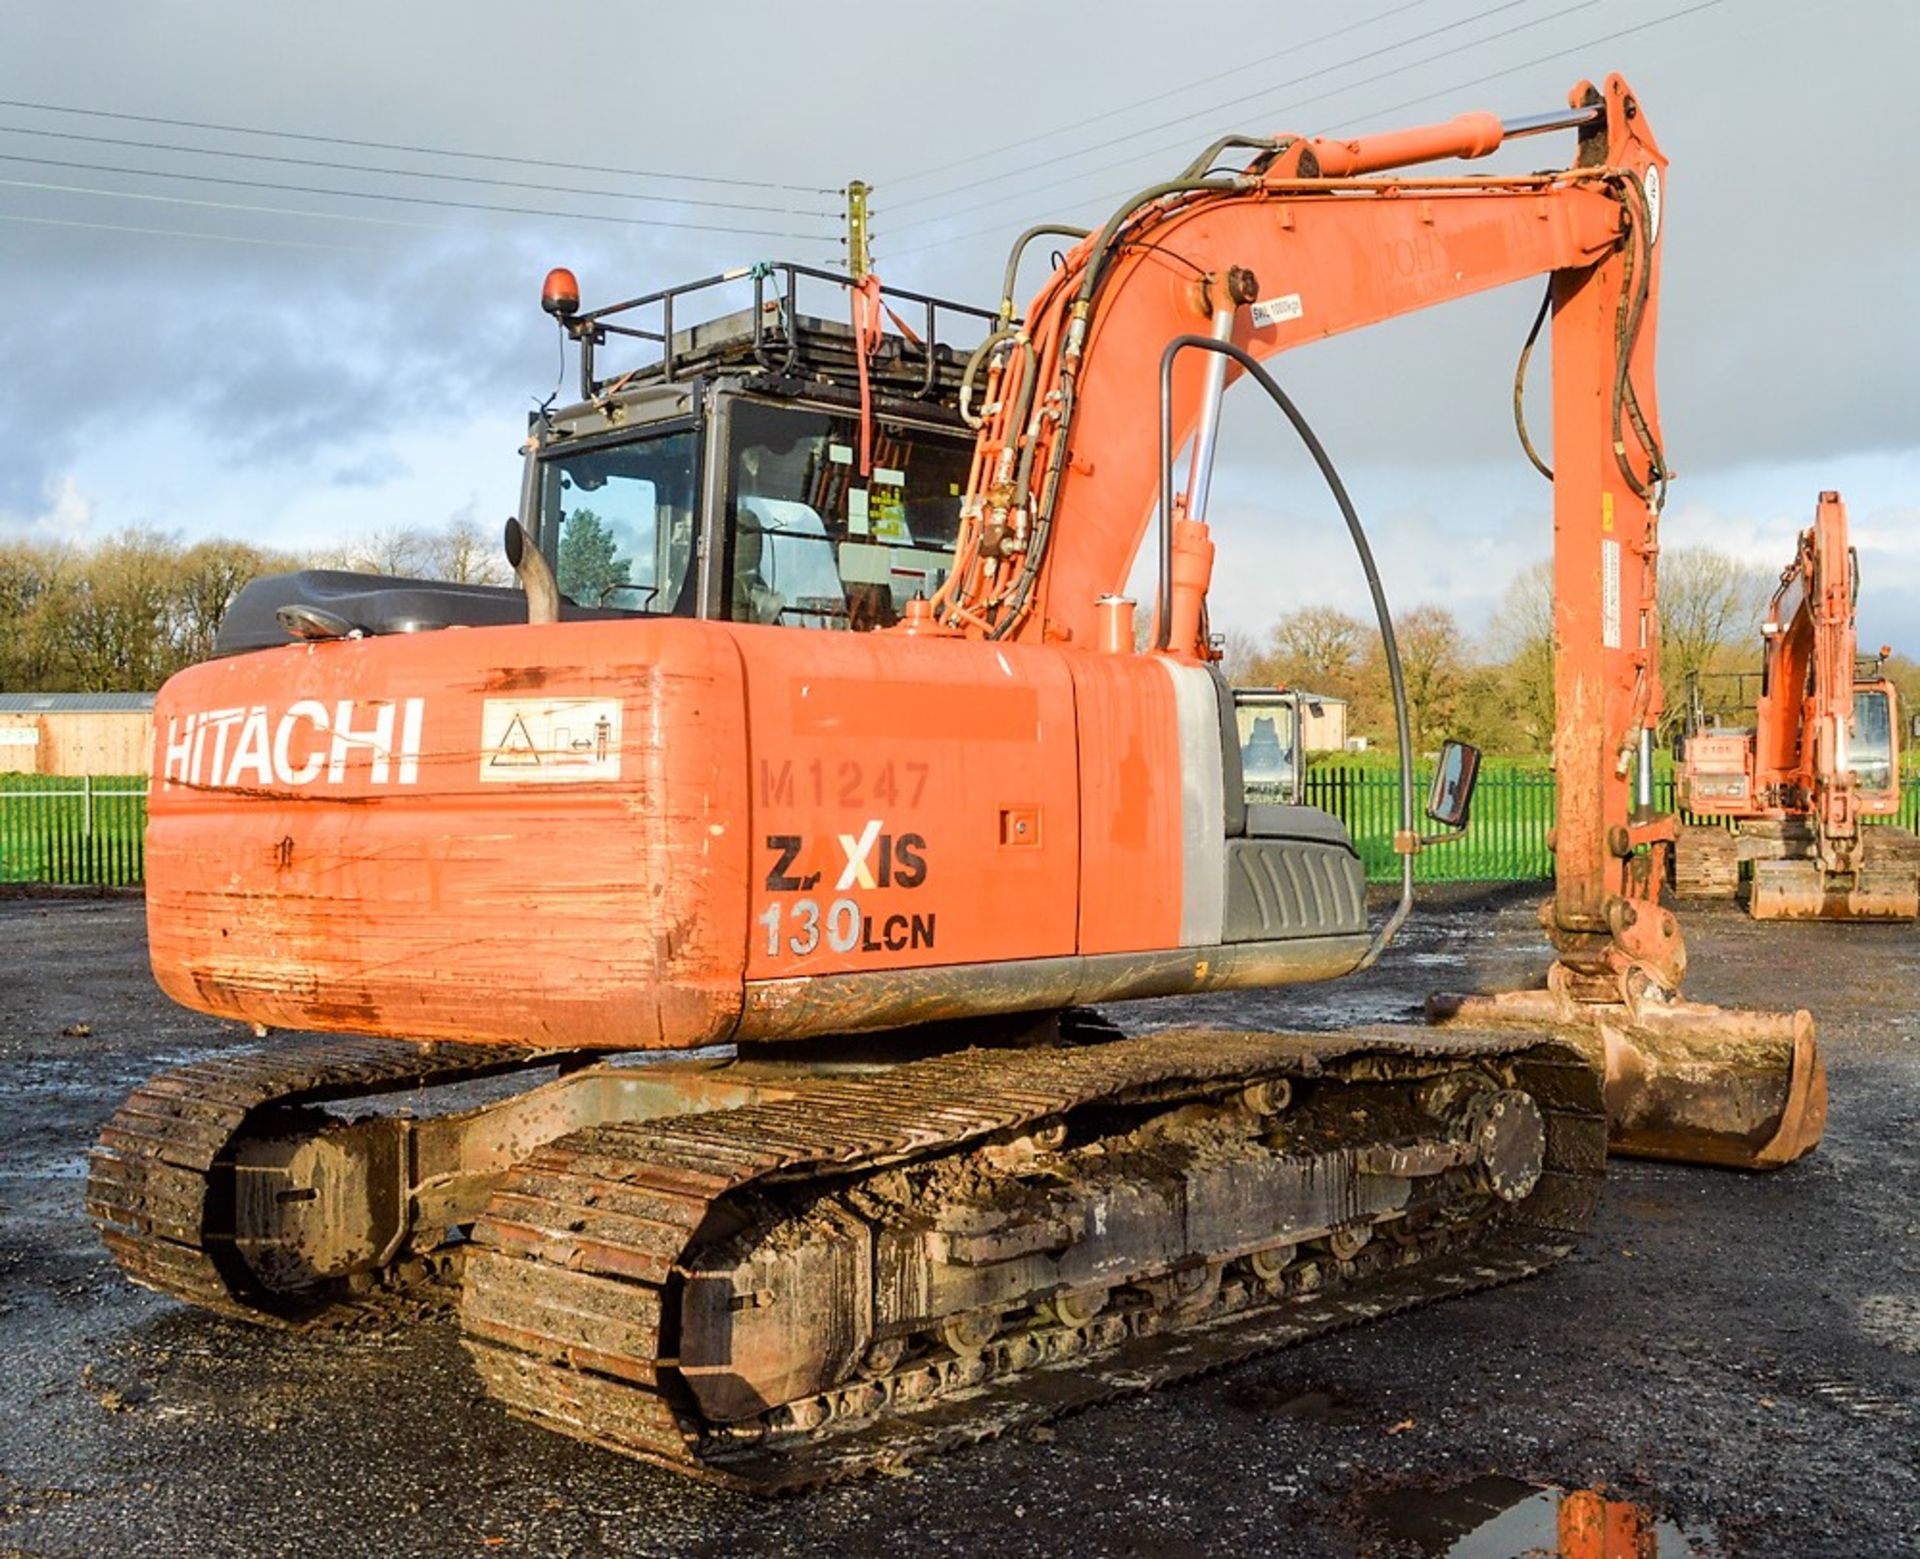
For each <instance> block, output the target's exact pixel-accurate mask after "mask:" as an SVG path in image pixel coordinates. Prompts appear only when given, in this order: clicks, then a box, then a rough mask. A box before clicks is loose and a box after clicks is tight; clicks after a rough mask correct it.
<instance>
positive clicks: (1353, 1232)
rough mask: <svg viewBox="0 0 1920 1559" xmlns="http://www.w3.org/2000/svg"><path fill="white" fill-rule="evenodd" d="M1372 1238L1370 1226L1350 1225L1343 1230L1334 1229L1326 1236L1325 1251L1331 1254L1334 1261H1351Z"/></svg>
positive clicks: (1361, 1224)
mask: <svg viewBox="0 0 1920 1559" xmlns="http://www.w3.org/2000/svg"><path fill="white" fill-rule="evenodd" d="M1372 1238H1373V1226H1372V1225H1371V1224H1366V1223H1357V1224H1351V1225H1349V1226H1348V1227H1347V1228H1344V1229H1335V1230H1334V1231H1333V1232H1332V1233H1331V1234H1329V1235H1328V1236H1327V1249H1328V1250H1329V1251H1331V1252H1332V1253H1333V1259H1334V1260H1335V1261H1351V1260H1353V1258H1354V1257H1355V1256H1357V1255H1359V1254H1360V1252H1361V1251H1363V1250H1365V1249H1366V1248H1367V1242H1368V1241H1370V1240H1371V1239H1372Z"/></svg>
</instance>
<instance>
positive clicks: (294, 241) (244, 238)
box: [0, 211, 381, 254]
mask: <svg viewBox="0 0 1920 1559" xmlns="http://www.w3.org/2000/svg"><path fill="white" fill-rule="evenodd" d="M0 222H30V223H32V224H33V225H34V226H36V227H77V228H84V229H87V230H88V231H90V232H96V233H136V234H140V235H142V236H145V237H150V238H203V239H206V240H208V241H209V242H212V243H221V244H268V245H271V246H273V247H274V248H277V249H324V250H327V251H329V252H331V253H333V254H379V253H380V252H381V251H380V250H378V249H369V248H368V247H367V246H366V245H364V244H315V243H308V242H307V241H306V240H304V239H299V238H256V237H251V236H248V235H247V234H244V233H198V232H193V231H191V230H189V229H187V228H179V227H132V226H129V225H128V224H126V223H124V222H77V221H73V220H71V219H70V218H67V217H36V216H28V215H27V214H26V213H25V212H23V211H0Z"/></svg>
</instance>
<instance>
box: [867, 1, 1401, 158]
mask: <svg viewBox="0 0 1920 1559" xmlns="http://www.w3.org/2000/svg"><path fill="white" fill-rule="evenodd" d="M1425 4H1427V0H1405V3H1404V4H1401V5H1397V6H1394V7H1393V8H1392V9H1391V10H1387V11H1379V12H1376V13H1375V14H1374V15H1372V16H1369V17H1367V18H1365V19H1364V20H1362V21H1358V22H1349V23H1348V24H1347V25H1346V26H1345V27H1336V28H1335V29H1334V30H1333V31H1332V32H1324V33H1322V34H1320V36H1319V37H1317V38H1307V39H1305V40H1303V41H1300V42H1297V43H1289V44H1288V45H1287V47H1286V48H1284V49H1279V50H1276V51H1275V52H1274V53H1272V54H1263V55H1261V56H1260V58H1259V59H1255V60H1248V61H1247V62H1246V63H1245V64H1243V65H1235V66H1233V67H1232V68H1231V69H1229V70H1221V71H1215V72H1214V73H1213V74H1212V75H1211V76H1201V77H1200V78H1198V79H1197V80H1194V81H1188V82H1184V83H1182V84H1181V85H1179V86H1177V87H1169V88H1167V89H1165V90H1164V91H1160V92H1156V93H1154V94H1153V96H1151V97H1144V98H1136V99H1135V100H1134V101H1133V102H1131V103H1122V104H1120V105H1119V106H1118V107H1117V108H1109V109H1105V110H1103V111H1102V112H1100V113H1097V114H1089V115H1088V116H1087V117H1086V118H1085V119H1076V120H1074V121H1073V122H1072V123H1071V124H1064V125H1055V126H1054V127H1053V128H1052V129H1051V130H1036V131H1035V132H1034V133H1033V134H1032V135H1023V136H1021V137H1020V138H1019V139H1018V140H1013V141H1007V142H1005V143H1004V144H1002V145H1000V146H993V147H989V148H988V149H987V150H985V151H981V152H971V153H969V154H968V155H967V156H965V157H956V158H954V159H953V161H951V162H942V163H936V164H935V165H934V166H933V167H931V168H922V169H920V170H919V172H917V173H908V174H903V175H901V176H900V177H899V178H895V179H889V180H888V181H887V183H888V185H889V186H890V187H892V188H896V189H897V188H898V187H899V186H900V185H902V184H913V183H917V182H918V181H919V180H921V179H928V178H932V177H933V176H934V175H935V174H936V173H948V172H951V171H952V170H953V169H955V168H964V167H967V166H969V165H971V164H973V163H976V162H984V161H986V159H987V158H989V157H998V156H1000V155H1001V154H1002V153H1003V152H1011V151H1018V150H1020V149H1021V148H1022V147H1026V146H1033V145H1035V144H1037V143H1038V142H1041V141H1050V140H1052V139H1053V138H1054V137H1055V136H1057V135H1071V134H1072V133H1073V132H1074V131H1075V130H1084V129H1086V128H1087V127H1088V126H1089V125H1096V124H1101V123H1104V122H1105V121H1106V120H1109V119H1117V118H1119V117H1120V116H1121V115H1122V114H1130V113H1132V112H1133V111H1134V110H1135V109H1136V108H1145V107H1147V106H1148V105H1150V104H1153V103H1159V102H1163V101H1164V100H1165V99H1167V98H1169V97H1177V96H1178V95H1179V94H1180V93H1182V92H1197V91H1198V90H1199V89H1200V88H1201V87H1208V86H1212V85H1213V83H1214V82H1216V81H1225V80H1226V79H1227V77H1229V76H1240V75H1244V74H1245V73H1246V72H1248V71H1250V70H1258V69H1259V68H1260V67H1261V66H1262V65H1271V64H1272V63H1273V62H1274V61H1275V60H1279V59H1285V58H1287V56H1288V55H1291V54H1299V53H1302V52H1304V51H1305V50H1307V49H1311V48H1316V47H1318V46H1319V45H1320V44H1323V43H1330V42H1332V40H1333V39H1335V38H1339V37H1343V36H1345V35H1346V34H1347V33H1350V32H1358V31H1359V30H1360V29H1361V28H1364V27H1371V26H1373V25H1374V24H1375V23H1376V22H1384V21H1386V20H1387V18H1389V17H1392V16H1398V15H1400V14H1401V12H1403V11H1412V10H1416V9H1417V8H1419V7H1420V6H1423V5H1425Z"/></svg>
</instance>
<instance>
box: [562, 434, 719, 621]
mask: <svg viewBox="0 0 1920 1559" xmlns="http://www.w3.org/2000/svg"><path fill="white" fill-rule="evenodd" d="M694 456H695V438H694V434H693V432H692V431H691V430H690V429H689V430H683V431H680V432H676V433H669V434H664V435H655V436H653V437H650V438H644V439H639V440H636V441H634V442H633V443H631V444H618V445H612V446H608V447H602V448H600V449H593V450H584V451H580V452H577V453H573V454H559V455H555V456H553V457H551V458H550V459H549V460H548V461H547V464H546V469H545V471H544V472H543V476H542V526H541V530H542V536H543V538H544V537H545V536H547V535H551V534H554V533H555V532H556V531H557V535H558V539H557V541H556V542H554V544H553V552H552V554H551V562H552V564H553V571H554V575H555V577H556V578H557V579H558V581H559V584H560V591H561V593H562V594H563V595H565V596H566V597H567V599H568V600H570V601H573V602H574V603H575V604H577V605H580V606H610V607H619V608H622V609H624V610H627V611H638V612H658V613H662V614H668V613H673V614H679V615H686V614H687V613H688V612H690V611H691V610H692V609H693V601H692V596H693V591H692V590H691V588H690V585H691V582H692V577H693V569H692V564H693V553H694V518H695V517H694V471H693V462H694Z"/></svg>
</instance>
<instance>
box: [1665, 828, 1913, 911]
mask: <svg viewBox="0 0 1920 1559" xmlns="http://www.w3.org/2000/svg"><path fill="white" fill-rule="evenodd" d="M1854 851H1855V864H1854V865H1853V866H1852V868H1851V869H1847V870H1837V869H1830V868H1829V867H1827V866H1824V865H1823V864H1822V863H1821V859H1820V848H1819V842H1818V840H1817V839H1816V837H1815V833H1814V829H1813V827H1812V825H1811V823H1810V822H1809V821H1808V820H1807V819H1805V818H1786V819H1777V818H1755V819H1746V820H1742V821H1740V822H1738V823H1736V824H1735V825H1734V826H1733V827H1732V828H1730V829H1729V828H1723V827H1709V826H1704V825H1695V826H1690V827H1685V828H1682V829H1681V830H1680V835H1679V839H1678V841H1677V843H1676V847H1675V850H1674V857H1673V888H1674V892H1675V894H1676V895H1678V896H1679V897H1680V898H1683V899H1686V898H1708V899H1713V898H1717V899H1732V898H1735V897H1736V896H1737V895H1738V893H1739V889H1740V878H1741V867H1742V865H1743V864H1745V865H1746V867H1747V875H1748V887H1747V908H1748V909H1749V911H1750V912H1751V913H1752V915H1753V917H1754V919H1756V920H1884V921H1908V920H1914V919H1916V918H1920V837H1916V836H1915V835H1914V834H1913V833H1911V832H1910V831H1908V830H1907V829H1904V828H1899V827H1896V826H1893V825H1891V824H1881V825H1874V826H1869V827H1865V828H1862V829H1861V830H1860V837H1859V840H1858V842H1857V844H1855V845H1854Z"/></svg>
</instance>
